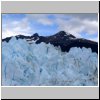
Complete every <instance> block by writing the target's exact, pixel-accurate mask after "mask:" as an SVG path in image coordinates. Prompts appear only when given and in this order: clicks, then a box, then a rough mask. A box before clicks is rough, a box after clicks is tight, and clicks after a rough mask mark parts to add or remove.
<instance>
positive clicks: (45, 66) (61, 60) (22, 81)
mask: <svg viewBox="0 0 100 100" xmlns="http://www.w3.org/2000/svg"><path fill="white" fill-rule="evenodd" d="M97 85H98V54H97V53H95V52H92V50H91V48H85V47H83V48H78V47H73V48H71V49H70V51H69V52H62V51H61V49H60V47H54V46H53V45H51V44H46V43H43V42H42V43H40V44H35V41H34V42H33V43H32V44H29V43H28V42H27V41H26V40H25V39H18V40H16V38H15V37H12V39H11V40H10V41H9V43H7V42H2V86H97Z"/></svg>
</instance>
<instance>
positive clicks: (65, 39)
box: [2, 31, 98, 53]
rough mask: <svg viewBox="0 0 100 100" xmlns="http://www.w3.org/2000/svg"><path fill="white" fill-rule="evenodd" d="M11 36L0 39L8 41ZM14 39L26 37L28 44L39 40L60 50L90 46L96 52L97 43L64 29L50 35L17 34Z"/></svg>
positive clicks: (37, 42)
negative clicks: (58, 47)
mask: <svg viewBox="0 0 100 100" xmlns="http://www.w3.org/2000/svg"><path fill="white" fill-rule="evenodd" d="M11 38H12V37H8V38H5V39H2V41H6V42H9V41H10V39H11ZM16 39H26V40H27V41H28V42H29V43H30V44H31V43H32V41H35V42H36V44H39V43H41V42H44V43H50V44H53V45H54V46H60V47H61V50H62V51H67V52H68V51H69V50H70V48H72V47H80V48H82V47H86V48H91V49H92V52H96V53H98V43H97V42H94V41H90V40H87V39H83V38H76V37H75V36H73V35H71V34H69V33H66V32H64V31H60V32H58V33H56V34H55V35H52V36H46V37H45V36H39V35H38V34H37V33H35V34H33V35H32V36H23V35H18V36H16Z"/></svg>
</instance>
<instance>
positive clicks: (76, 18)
mask: <svg viewBox="0 0 100 100" xmlns="http://www.w3.org/2000/svg"><path fill="white" fill-rule="evenodd" d="M62 30H63V31H66V32H69V33H70V34H73V35H74V36H76V37H81V38H86V39H90V40H94V41H98V15H97V14H2V38H5V37H9V36H15V35H18V34H22V35H32V34H34V33H38V34H39V35H42V36H49V35H52V34H55V33H57V32H59V31H62Z"/></svg>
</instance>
